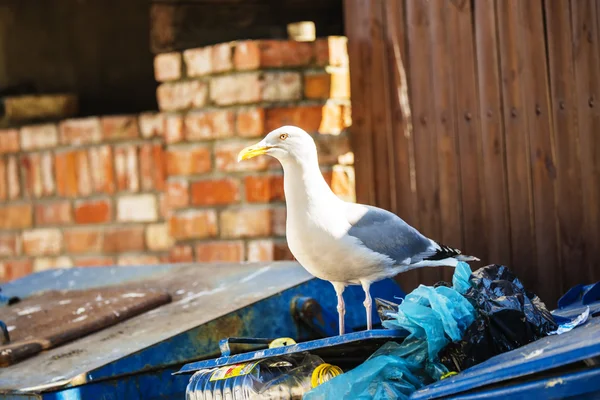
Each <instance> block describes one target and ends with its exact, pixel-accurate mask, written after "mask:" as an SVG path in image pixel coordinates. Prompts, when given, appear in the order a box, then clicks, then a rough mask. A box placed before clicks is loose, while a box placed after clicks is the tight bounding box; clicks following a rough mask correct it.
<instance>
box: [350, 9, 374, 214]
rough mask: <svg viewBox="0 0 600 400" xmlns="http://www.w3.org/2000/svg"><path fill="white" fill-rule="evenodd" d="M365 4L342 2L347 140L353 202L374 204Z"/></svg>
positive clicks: (368, 24) (368, 28) (368, 38)
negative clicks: (348, 114) (349, 103)
mask: <svg viewBox="0 0 600 400" xmlns="http://www.w3.org/2000/svg"><path fill="white" fill-rule="evenodd" d="M368 5H369V4H368V2H364V1H361V0H344V19H345V26H346V36H347V37H348V57H349V63H350V91H351V92H352V126H351V127H350V133H351V136H350V140H351V143H352V149H353V151H354V167H355V174H356V175H355V179H356V200H357V202H359V203H364V204H375V179H374V178H375V177H374V174H373V163H374V159H373V145H372V137H371V135H372V132H371V113H370V107H369V104H370V102H371V92H370V90H371V74H370V71H369V66H370V63H369V57H370V50H369V48H370V40H371V33H370V19H369V15H368V13H367V12H366V11H365V8H367V9H368Z"/></svg>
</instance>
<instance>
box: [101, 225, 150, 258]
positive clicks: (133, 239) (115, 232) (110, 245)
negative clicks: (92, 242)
mask: <svg viewBox="0 0 600 400" xmlns="http://www.w3.org/2000/svg"><path fill="white" fill-rule="evenodd" d="M142 250H144V227H142V226H131V225H129V226H121V227H118V228H112V229H109V230H107V231H106V232H105V233H104V253H123V252H126V251H142Z"/></svg>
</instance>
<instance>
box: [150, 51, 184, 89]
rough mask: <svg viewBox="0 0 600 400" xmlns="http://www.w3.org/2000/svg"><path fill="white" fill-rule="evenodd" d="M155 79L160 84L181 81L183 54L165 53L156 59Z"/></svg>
mask: <svg viewBox="0 0 600 400" xmlns="http://www.w3.org/2000/svg"><path fill="white" fill-rule="evenodd" d="M154 78H155V79H156V80H157V81H158V82H165V81H174V80H177V79H181V53H177V52H172V53H163V54H158V55H156V56H155V57H154Z"/></svg>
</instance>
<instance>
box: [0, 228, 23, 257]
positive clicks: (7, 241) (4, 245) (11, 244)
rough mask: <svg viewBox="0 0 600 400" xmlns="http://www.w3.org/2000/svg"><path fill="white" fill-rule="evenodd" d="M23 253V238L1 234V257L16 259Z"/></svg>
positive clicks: (10, 234) (11, 234)
mask: <svg viewBox="0 0 600 400" xmlns="http://www.w3.org/2000/svg"><path fill="white" fill-rule="evenodd" d="M20 253H21V238H20V237H19V235H17V234H13V233H6V234H0V257H14V256H17V255H19V254H20Z"/></svg>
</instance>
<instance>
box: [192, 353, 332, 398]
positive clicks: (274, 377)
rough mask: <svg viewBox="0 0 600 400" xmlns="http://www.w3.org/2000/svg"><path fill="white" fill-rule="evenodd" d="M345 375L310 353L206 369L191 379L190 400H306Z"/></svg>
mask: <svg viewBox="0 0 600 400" xmlns="http://www.w3.org/2000/svg"><path fill="white" fill-rule="evenodd" d="M341 373H342V371H341V370H340V369H339V368H338V367H335V366H331V365H329V364H325V363H324V362H323V360H322V359H321V358H320V357H318V356H315V355H310V354H305V355H304V356H303V357H299V356H282V357H277V358H274V359H267V360H262V361H259V362H253V363H245V364H237V365H229V366H225V367H219V368H211V369H204V370H200V371H197V372H196V373H195V374H194V375H192V377H191V378H190V381H189V382H188V386H187V388H186V399H187V400H280V399H281V400H283V399H290V400H291V399H302V396H303V395H304V393H306V392H308V391H309V390H311V389H312V388H313V387H315V386H316V385H319V384H321V383H324V382H326V381H328V380H329V379H331V378H333V377H334V376H336V375H339V374H341Z"/></svg>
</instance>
